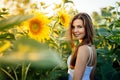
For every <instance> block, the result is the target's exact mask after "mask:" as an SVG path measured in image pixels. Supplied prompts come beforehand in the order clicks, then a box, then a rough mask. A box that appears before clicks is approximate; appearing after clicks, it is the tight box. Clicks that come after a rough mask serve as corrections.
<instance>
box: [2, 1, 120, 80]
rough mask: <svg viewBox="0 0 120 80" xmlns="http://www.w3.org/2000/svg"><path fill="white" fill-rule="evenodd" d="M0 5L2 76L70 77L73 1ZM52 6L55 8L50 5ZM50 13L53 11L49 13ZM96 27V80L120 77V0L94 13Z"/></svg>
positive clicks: (14, 79)
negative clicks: (69, 59) (69, 58)
mask: <svg viewBox="0 0 120 80" xmlns="http://www.w3.org/2000/svg"><path fill="white" fill-rule="evenodd" d="M3 4H4V6H5V7H3V8H0V80H67V76H68V75H67V58H68V56H69V55H70V54H71V48H70V43H69V40H68V36H67V35H68V34H67V30H68V27H69V24H70V20H71V18H72V17H73V16H74V15H75V14H77V13H78V10H77V9H75V8H74V2H73V1H72V0H62V2H61V3H59V4H52V7H50V6H51V5H48V4H46V3H44V2H39V3H37V2H31V0H4V1H3ZM48 8H52V10H48ZM51 12H52V13H51ZM90 16H91V17H92V19H93V24H94V28H95V38H94V44H95V47H96V50H97V68H96V74H95V78H96V80H119V79H120V76H119V75H120V2H116V5H115V7H114V6H106V7H104V8H101V13H98V12H93V13H92V14H91V15H90Z"/></svg>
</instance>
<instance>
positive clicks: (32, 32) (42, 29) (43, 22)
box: [27, 13, 50, 42]
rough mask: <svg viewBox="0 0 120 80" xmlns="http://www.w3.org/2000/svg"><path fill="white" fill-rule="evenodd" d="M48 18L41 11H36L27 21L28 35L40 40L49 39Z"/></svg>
mask: <svg viewBox="0 0 120 80" xmlns="http://www.w3.org/2000/svg"><path fill="white" fill-rule="evenodd" d="M48 23H49V20H48V18H47V16H45V15H44V14H42V13H36V14H35V17H33V18H31V19H30V20H28V21H27V27H28V31H29V32H28V35H29V36H30V37H31V38H33V39H35V40H38V41H40V42H44V41H45V39H49V33H50V28H49V27H48Z"/></svg>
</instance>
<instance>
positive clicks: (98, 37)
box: [92, 2, 120, 80]
mask: <svg viewBox="0 0 120 80" xmlns="http://www.w3.org/2000/svg"><path fill="white" fill-rule="evenodd" d="M116 5H117V7H113V6H108V7H105V8H102V9H101V14H98V13H97V12H94V13H93V15H92V16H93V21H94V23H95V25H94V26H95V30H96V34H95V45H96V49H97V56H98V61H97V69H96V79H97V80H119V78H120V77H119V76H118V75H119V74H120V54H119V51H120V14H119V13H120V12H119V11H116V10H117V9H118V8H120V5H119V2H116Z"/></svg>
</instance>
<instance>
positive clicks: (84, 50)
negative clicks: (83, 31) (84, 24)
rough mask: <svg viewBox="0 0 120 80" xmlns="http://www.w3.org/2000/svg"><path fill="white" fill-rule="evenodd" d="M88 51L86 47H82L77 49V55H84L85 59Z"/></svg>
mask: <svg viewBox="0 0 120 80" xmlns="http://www.w3.org/2000/svg"><path fill="white" fill-rule="evenodd" d="M88 53H89V49H88V46H87V45H82V46H80V47H79V48H78V55H85V56H86V57H87V56H89V54H88Z"/></svg>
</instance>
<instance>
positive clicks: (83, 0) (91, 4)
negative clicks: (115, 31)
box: [0, 0, 120, 14]
mask: <svg viewBox="0 0 120 80" xmlns="http://www.w3.org/2000/svg"><path fill="white" fill-rule="evenodd" d="M1 1H3V0H0V7H1V6H2V4H1ZM31 1H32V2H41V1H43V2H45V3H46V4H53V3H60V2H61V0H31ZM72 1H73V2H74V4H75V6H74V7H75V9H77V10H78V11H79V12H87V13H88V14H91V13H92V12H93V11H97V12H100V8H103V7H107V6H115V3H116V2H118V1H119V2H120V0H72Z"/></svg>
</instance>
